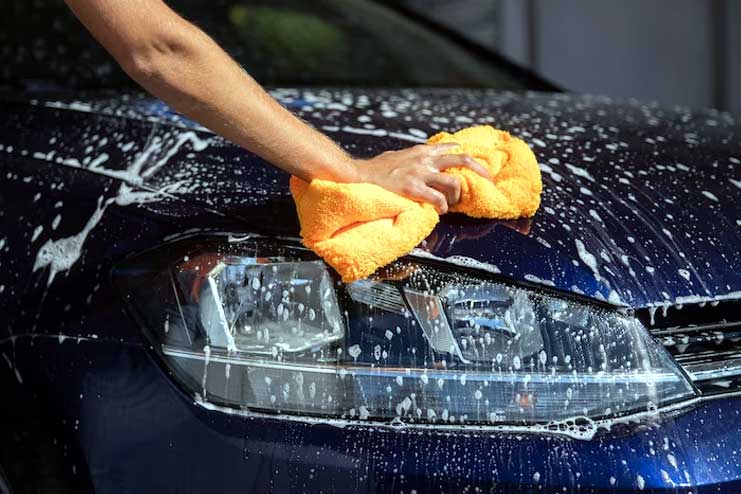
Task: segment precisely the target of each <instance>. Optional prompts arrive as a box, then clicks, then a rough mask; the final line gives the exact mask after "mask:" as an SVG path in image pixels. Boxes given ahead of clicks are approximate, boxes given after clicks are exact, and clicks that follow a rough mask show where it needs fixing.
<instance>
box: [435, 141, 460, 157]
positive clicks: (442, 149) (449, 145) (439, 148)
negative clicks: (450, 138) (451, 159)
mask: <svg viewBox="0 0 741 494" xmlns="http://www.w3.org/2000/svg"><path fill="white" fill-rule="evenodd" d="M427 147H428V148H429V152H430V154H432V155H433V156H440V155H443V154H449V153H450V151H451V150H452V149H453V148H456V147H458V143H457V142H443V143H440V144H428V145H427Z"/></svg>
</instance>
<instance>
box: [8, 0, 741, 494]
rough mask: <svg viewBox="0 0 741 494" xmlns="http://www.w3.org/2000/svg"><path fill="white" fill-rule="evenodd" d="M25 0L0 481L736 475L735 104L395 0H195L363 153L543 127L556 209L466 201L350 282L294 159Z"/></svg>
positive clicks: (485, 486) (294, 488)
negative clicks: (306, 216)
mask: <svg viewBox="0 0 741 494" xmlns="http://www.w3.org/2000/svg"><path fill="white" fill-rule="evenodd" d="M173 3H175V2H173ZM11 4H12V5H11V7H10V8H9V9H7V10H6V9H4V10H6V13H7V14H8V15H6V16H5V17H4V18H3V19H0V25H1V26H2V29H0V45H1V46H2V47H3V48H2V49H1V50H0V60H2V62H3V63H2V64H1V66H0V88H1V90H0V115H2V118H0V167H1V168H0V224H1V225H2V227H1V229H0V268H1V269H0V320H2V321H3V322H2V324H0V390H2V395H1V396H2V398H0V403H1V405H0V492H8V493H25V492H64V493H66V492H70V493H81V492H99V493H109V492H110V493H124V492H136V493H161V492H186V493H190V492H193V493H201V492H224V493H232V492H260V493H263V492H274V493H331V492H342V493H344V492H359V493H365V492H383V493H386V492H388V493H399V494H401V493H404V494H410V493H451V492H456V493H457V492H462V493H493V492H533V493H564V492H566V493H571V492H574V493H577V492H578V493H588V492H600V493H601V492H605V493H613V492H615V493H619V492H662V493H663V492H667V493H668V492H682V493H685V492H686V493H690V492H691V493H710V492H712V493H716V492H717V493H729V492H741V399H740V397H739V391H741V206H739V198H740V197H741V138H740V136H741V126H739V125H738V124H737V123H736V122H735V121H734V120H733V118H732V117H731V116H729V115H728V114H725V113H721V112H717V111H712V110H690V109H686V108H679V107H676V108H665V107H661V106H658V105H655V104H646V103H640V102H635V101H617V100H612V99H610V98H606V97H597V96H583V95H574V94H566V93H562V92H558V91H557V90H556V88H553V87H551V86H549V84H548V83H547V82H545V81H542V80H539V79H537V78H535V77H533V76H532V75H529V74H527V73H525V72H522V71H520V70H518V69H517V68H515V67H513V66H511V65H510V64H507V63H506V62H504V61H503V60H500V59H498V58H496V57H495V56H494V55H491V54H487V53H486V52H485V51H483V50H481V49H479V48H476V47H474V46H471V45H470V44H468V43H466V42H465V40H462V39H460V38H459V37H458V36H456V35H455V33H450V32H445V31H442V30H439V29H437V28H436V27H435V26H433V25H431V24H430V23H427V22H424V21H417V20H415V19H414V18H412V17H410V16H409V15H408V12H406V11H400V10H397V9H395V8H394V7H393V5H388V4H377V3H374V2H370V1H366V0H353V1H348V0H342V1H340V0H336V1H331V0H326V1H322V2H312V3H311V4H308V3H300V2H295V1H269V2H268V1H264V2H259V1H251V2H229V1H226V0H212V1H211V2H209V3H208V5H205V3H204V2H197V1H182V2H179V3H178V4H177V8H178V9H179V10H180V11H182V12H183V13H184V14H185V15H186V16H187V17H189V18H191V19H195V20H197V22H198V24H199V25H202V26H204V28H205V29H206V31H207V32H209V33H211V34H212V35H214V37H215V38H216V39H218V40H219V41H220V42H221V43H223V44H224V45H225V46H226V47H227V48H228V49H229V50H230V52H231V53H232V54H233V55H234V56H235V57H236V58H237V59H238V60H239V61H240V62H241V63H242V64H243V65H244V66H245V67H247V68H248V70H250V72H252V73H254V74H255V75H256V77H257V79H258V80H260V81H262V82H270V83H273V84H275V85H276V86H275V89H273V90H272V94H273V95H274V96H275V97H276V98H277V99H278V100H279V101H281V102H282V103H283V104H284V105H286V106H287V107H289V108H290V109H291V110H293V111H294V112H296V113H297V114H298V115H299V116H301V118H303V119H304V120H306V121H307V122H309V123H310V124H311V125H313V126H315V127H316V128H318V129H320V130H322V131H323V132H325V133H327V134H328V135H330V136H331V137H332V138H333V139H335V140H336V141H338V142H339V143H340V144H341V145H342V146H343V147H344V148H346V149H347V150H348V151H350V152H351V153H353V154H354V155H356V156H361V157H362V156H373V155H376V154H378V153H380V152H382V151H385V150H388V149H398V148H402V147H406V146H409V145H410V144H413V143H417V142H424V140H425V139H426V138H427V137H428V136H431V135H433V134H434V133H436V132H439V131H442V130H448V131H452V130H457V129H459V128H462V127H467V126H471V125H475V124H489V125H493V126H495V127H498V128H502V129H506V130H508V131H509V132H511V133H512V134H513V135H516V136H518V137H520V138H522V139H524V140H525V141H526V142H527V143H528V144H529V145H530V146H531V147H532V149H533V151H534V152H535V154H536V156H537V159H538V162H539V164H540V168H541V171H542V176H543V182H544V190H543V196H542V205H541V207H540V209H539V210H538V212H537V213H536V215H535V216H534V217H533V218H530V219H523V220H519V221H490V220H477V219H471V218H468V217H465V216H462V215H456V214H447V215H445V216H443V217H442V219H441V221H440V223H439V225H438V226H437V227H436V229H435V230H434V231H433V232H432V234H431V235H430V236H429V237H428V238H427V239H426V240H425V241H424V242H423V243H422V244H421V245H419V246H418V247H417V248H415V249H414V250H413V251H412V252H411V253H409V255H407V256H405V257H403V258H402V259H399V260H398V261H396V262H395V263H393V264H391V265H389V266H386V267H384V268H382V269H380V270H379V271H377V272H376V273H374V274H373V275H372V276H370V277H369V278H368V279H364V280H360V281H357V282H354V283H348V284H346V283H342V282H341V281H340V279H339V276H338V275H337V273H335V272H334V271H333V270H332V269H331V268H330V267H328V266H327V265H326V264H325V263H324V262H323V261H322V260H321V259H319V258H318V257H317V256H316V255H315V254H314V253H313V252H311V251H310V250H308V249H306V248H305V247H304V246H302V244H301V242H300V228H299V225H298V221H297V217H296V213H295V208H294V204H293V201H292V198H291V196H290V194H289V192H288V176H287V175H285V174H284V173H283V172H281V171H279V170H277V169H276V168H275V167H273V166H271V165H270V164H269V163H266V162H264V161H262V160H261V159H260V158H258V157H256V156H254V155H251V154H249V153H247V152H246V151H244V150H243V149H241V148H238V147H237V146H235V145H233V144H231V143H229V142H227V141H225V140H224V139H222V138H220V137H218V136H215V135H214V134H212V133H210V132H209V131H207V130H206V129H204V128H202V127H200V126H198V125H197V124H195V123H194V122H191V121H188V120H186V119H184V118H182V117H181V116H179V115H177V114H175V113H174V112H173V111H172V110H170V109H169V108H168V107H166V106H165V105H164V104H163V103H161V102H159V101H157V100H155V99H152V98H150V97H148V96H146V95H143V94H142V93H140V92H137V91H136V89H135V88H134V87H133V86H132V85H131V84H132V83H131V82H130V81H128V80H127V79H126V77H125V76H124V75H123V74H122V73H121V72H119V71H118V69H117V68H116V67H115V65H114V63H113V62H112V61H111V60H110V59H108V58H107V57H106V56H105V54H103V53H102V51H100V49H99V48H98V47H97V46H96V45H95V44H94V42H93V41H92V40H91V39H90V38H89V37H88V35H87V34H86V33H85V32H84V30H83V28H82V27H81V26H79V25H78V24H77V23H76V21H75V20H74V19H73V18H72V17H71V16H70V15H69V14H68V13H67V12H66V9H65V7H64V5H63V4H62V3H59V2H43V3H39V4H36V3H34V2H27V1H25V0H23V1H20V0H19V1H12V2H11ZM52 20H53V21H52ZM463 88H465V89H463ZM285 145H286V146H290V145H291V143H289V142H287V143H285Z"/></svg>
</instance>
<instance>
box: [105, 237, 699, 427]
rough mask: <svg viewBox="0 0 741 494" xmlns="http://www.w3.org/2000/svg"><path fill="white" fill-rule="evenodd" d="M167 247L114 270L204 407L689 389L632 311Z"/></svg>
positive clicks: (322, 410) (594, 406) (615, 403)
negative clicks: (344, 277)
mask: <svg viewBox="0 0 741 494" xmlns="http://www.w3.org/2000/svg"><path fill="white" fill-rule="evenodd" d="M173 254H175V255H176V256H177V257H176V259H177V261H176V262H174V263H169V264H168V263H165V262H164V260H163V259H162V257H161V256H158V255H150V256H143V257H140V258H137V259H135V260H134V261H132V262H129V263H127V265H125V266H123V267H122V268H121V269H119V270H118V271H117V273H116V278H117V280H118V281H119V284H120V285H121V287H122V289H123V293H124V294H125V296H126V298H127V300H128V302H129V307H130V308H131V310H132V312H133V313H134V314H135V315H136V316H137V318H138V319H139V320H140V321H141V323H142V325H143V326H144V328H145V330H146V331H145V332H146V334H147V335H148V336H149V338H150V341H151V342H152V345H153V347H154V348H155V350H156V351H157V352H158V353H159V354H160V355H161V356H162V358H163V361H164V362H165V364H166V367H167V368H168V370H170V371H171V372H172V374H173V376H174V377H175V378H176V379H177V380H178V381H179V382H180V383H181V384H182V385H183V386H184V387H185V388H186V389H187V390H189V391H190V392H191V393H194V394H198V395H199V396H200V398H201V399H203V400H206V401H210V402H213V403H215V404H219V405H226V406H231V407H237V408H245V409H250V410H255V411H264V412H280V413H295V414H301V415H313V416H323V417H335V418H345V419H359V420H374V419H379V420H386V421H388V420H393V419H399V420H402V421H404V422H428V423H446V424H447V423H490V424H500V423H516V424H528V423H540V422H552V421H562V420H567V419H573V418H578V417H587V418H608V417H614V416H618V415H625V414H629V413H634V412H641V411H646V410H651V409H654V408H657V407H660V406H663V405H666V404H669V403H673V402H676V401H679V400H682V399H686V398H688V397H691V396H693V395H694V390H693V388H692V387H691V385H690V384H689V382H688V380H687V379H686V378H685V376H684V375H683V374H682V373H681V371H680V370H679V369H678V367H677V365H676V364H675V363H674V362H673V360H672V359H671V357H670V356H669V355H668V354H667V353H666V351H665V350H664V349H663V348H662V347H661V346H660V345H658V344H657V343H656V342H655V341H654V340H653V339H652V338H651V337H650V336H649V334H648V332H647V331H646V330H645V328H644V327H643V326H642V325H641V324H640V323H639V322H638V321H637V320H636V319H635V318H633V317H631V316H629V315H626V314H622V313H620V312H617V311H614V310H611V309H606V308H602V307H598V306H595V305H593V304H590V303H585V302H582V301H579V300H576V299H572V298H565V297H561V296H559V295H553V294H547V293H544V292H540V291H535V290H530V289H527V288H522V287H517V286H512V285H510V284H506V283H503V282H501V281H496V280H492V279H479V278H477V277H472V276H469V275H464V274H459V273H454V272H442V271H441V270H440V269H438V268H433V267H428V266H423V265H418V264H413V263H397V264H395V265H393V266H392V267H390V268H388V269H387V270H385V272H384V273H380V274H378V275H377V276H376V278H374V279H372V280H363V281H359V282H356V283H353V284H350V285H343V284H341V283H339V282H338V281H337V278H336V276H335V275H334V274H333V273H332V272H331V270H329V269H328V268H327V267H326V266H325V265H324V263H323V262H321V261H318V260H316V259H315V258H314V257H313V255H312V254H311V253H310V252H307V251H305V250H303V249H300V248H294V247H285V246H281V245H278V244H275V243H272V242H268V241H264V240H263V241H248V242H243V243H239V244H220V245H219V246H218V247H217V246H216V245H215V244H212V243H206V244H193V243H188V244H185V245H181V246H179V247H173V248H171V249H169V250H168V252H167V254H166V255H170V256H172V255H173ZM266 254H269V255H267V256H266ZM158 258H159V260H158ZM170 260H172V259H170ZM445 269H448V268H445Z"/></svg>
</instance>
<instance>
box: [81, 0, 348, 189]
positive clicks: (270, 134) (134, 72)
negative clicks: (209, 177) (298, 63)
mask: <svg viewBox="0 0 741 494" xmlns="http://www.w3.org/2000/svg"><path fill="white" fill-rule="evenodd" d="M120 1H123V0H115V1H112V2H110V3H113V4H116V2H120ZM69 3H70V5H71V6H72V7H73V8H74V3H75V2H74V0H71V1H70V2H69ZM156 3H157V4H159V2H156ZM109 5H110V4H109ZM113 8H115V6H114V7H113ZM147 8H152V5H151V4H150V5H149V6H147ZM162 8H164V9H167V7H166V6H164V5H163V4H162V5H161V6H155V7H154V10H155V11H154V12H151V11H150V12H147V10H146V8H145V9H139V10H138V11H136V9H134V12H133V13H132V9H128V10H126V12H125V13H126V14H127V15H134V16H140V18H139V19H132V20H131V22H139V23H144V25H143V26H141V29H140V30H139V32H137V33H136V34H137V35H136V36H133V37H131V38H129V39H127V40H126V42H127V43H128V44H129V46H128V48H127V49H125V50H123V49H115V48H113V47H112V49H109V51H111V53H112V54H113V55H114V57H116V59H117V61H118V62H119V63H120V64H121V66H122V67H123V68H124V70H125V71H126V72H127V73H128V74H129V75H130V76H131V77H132V78H133V79H134V80H136V81H137V82H138V83H139V84H140V85H141V86H143V87H144V88H145V89H146V90H147V91H149V92H150V93H152V94H153V95H155V96H157V97H158V98H160V99H161V100H163V101H165V102H166V103H168V104H169V105H170V106H172V107H173V108H175V110H177V111H178V112H180V113H182V114H184V115H186V116H187V117H189V118H191V119H193V120H195V121H197V122H199V123H200V124H201V125H204V126H205V127H207V128H209V129H210V130H212V131H213V132H215V133H217V134H219V135H222V136H224V137H225V138H227V139H229V140H230V141H232V142H234V143H236V144H238V145H240V146H242V147H244V148H246V149H248V150H250V151H252V152H254V153H256V154H258V155H260V156H261V157H263V158H264V159H266V160H267V161H269V162H271V163H272V164H274V165H275V166H277V167H279V168H281V169H283V170H285V171H287V172H289V173H291V174H294V175H297V176H299V177H301V178H303V179H305V180H311V179H313V178H323V179H328V180H334V181H341V182H352V181H357V180H358V175H357V169H356V167H355V165H354V162H353V160H352V159H351V157H350V156H349V155H348V154H347V153H346V152H344V151H343V150H342V149H341V148H340V147H339V146H337V145H336V144H335V143H334V142H333V141H332V140H331V139H329V138H328V137H327V136H325V135H324V134H321V133H320V132H317V131H316V130H314V129H312V128H311V127H310V126H309V125H307V124H305V123H304V122H302V121H301V120H300V119H298V118H297V117H296V116H294V115H293V114H292V113H291V112H289V111H288V110H286V109H285V108H283V107H282V106H281V105H280V104H279V103H277V102H276V101H275V100H274V99H273V98H272V97H270V95H268V94H267V93H266V92H265V91H264V90H263V89H262V88H261V87H260V85H259V84H257V83H256V82H255V81H254V80H253V79H252V78H251V77H250V76H249V75H248V74H247V73H246V72H245V71H244V70H242V68H241V67H239V65H237V63H236V62H234V61H233V60H232V59H231V58H230V57H229V56H228V55H227V54H226V53H225V52H224V51H223V50H222V49H221V48H220V47H219V46H218V45H217V44H216V43H215V42H214V41H213V40H211V38H209V37H208V36H207V35H206V34H205V33H203V32H202V31H201V30H199V29H198V28H196V27H195V26H193V25H191V24H190V23H188V22H187V21H185V20H184V19H182V18H180V17H179V16H177V15H176V14H174V13H172V12H171V11H170V12H169V13H167V12H164V13H163V12H162V11H161V9H162ZM167 10H169V9H167ZM147 14H150V15H147ZM78 16H79V17H80V18H81V19H82V20H83V22H85V15H84V13H81V14H80V13H78ZM157 17H159V18H160V22H157V20H156V19H157ZM146 23H153V25H152V26H150V27H147V26H146ZM86 24H87V23H86ZM88 27H89V28H90V26H88ZM91 31H92V32H93V34H94V35H95V34H96V31H95V30H94V29H92V28H91ZM96 37H97V36H96ZM99 39H100V38H99ZM100 41H101V42H103V44H104V45H106V41H107V40H106V39H105V37H103V39H100ZM109 44H111V45H113V44H115V43H110V42H109ZM107 47H108V46H107Z"/></svg>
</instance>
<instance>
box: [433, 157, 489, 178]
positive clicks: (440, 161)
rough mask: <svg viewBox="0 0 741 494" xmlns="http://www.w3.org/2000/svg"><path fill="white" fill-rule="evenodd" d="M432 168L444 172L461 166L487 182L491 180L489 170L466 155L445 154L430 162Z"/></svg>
mask: <svg viewBox="0 0 741 494" xmlns="http://www.w3.org/2000/svg"><path fill="white" fill-rule="evenodd" d="M432 166H434V167H435V168H437V169H438V170H439V171H445V170H447V169H448V168H454V167H456V166H462V167H465V168H468V169H469V170H471V171H473V172H475V173H478V174H479V175H481V176H482V177H484V178H485V179H487V180H491V174H490V173H489V170H487V169H486V167H485V166H483V165H481V164H480V163H479V162H478V161H476V160H475V159H473V158H471V157H470V156H469V155H467V154H446V155H443V156H438V157H436V158H434V159H433V160H432Z"/></svg>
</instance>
